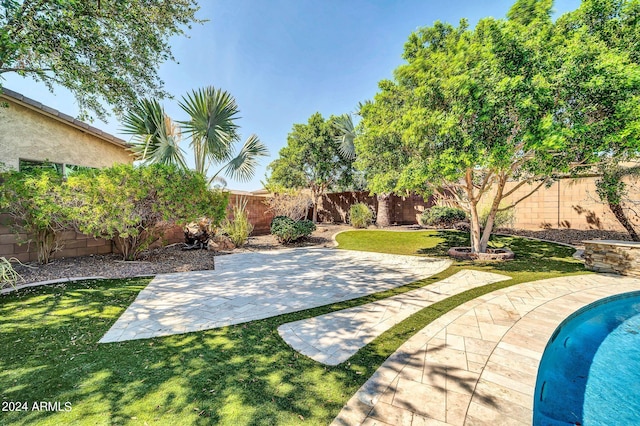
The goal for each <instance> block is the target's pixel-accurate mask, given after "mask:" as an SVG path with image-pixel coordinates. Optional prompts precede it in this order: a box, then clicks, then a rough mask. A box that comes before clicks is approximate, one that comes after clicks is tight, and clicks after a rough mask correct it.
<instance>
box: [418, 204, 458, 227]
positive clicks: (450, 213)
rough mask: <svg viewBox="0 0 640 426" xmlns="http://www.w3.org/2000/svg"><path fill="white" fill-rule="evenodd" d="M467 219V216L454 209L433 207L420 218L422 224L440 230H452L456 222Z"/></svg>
mask: <svg viewBox="0 0 640 426" xmlns="http://www.w3.org/2000/svg"><path fill="white" fill-rule="evenodd" d="M466 218H467V214H466V213H465V212H464V211H463V210H461V209H457V208H454V207H444V206H433V207H431V208H430V209H427V210H425V211H424V213H422V215H421V216H420V224H421V225H425V226H435V227H438V228H451V227H452V226H453V225H454V224H455V223H456V222H461V221H463V220H465V219H466Z"/></svg>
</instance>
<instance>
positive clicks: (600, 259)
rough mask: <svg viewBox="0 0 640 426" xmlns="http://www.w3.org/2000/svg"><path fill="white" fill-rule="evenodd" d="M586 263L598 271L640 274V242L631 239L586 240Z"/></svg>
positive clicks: (588, 267)
mask: <svg viewBox="0 0 640 426" xmlns="http://www.w3.org/2000/svg"><path fill="white" fill-rule="evenodd" d="M584 245H585V248H584V265H585V267H586V268H587V269H589V270H591V271H596V272H602V273H610V274H621V275H632V276H640V261H639V259H640V243H638V242H631V241H614V240H592V241H584Z"/></svg>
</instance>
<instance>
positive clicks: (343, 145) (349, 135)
mask: <svg viewBox="0 0 640 426" xmlns="http://www.w3.org/2000/svg"><path fill="white" fill-rule="evenodd" d="M332 124H333V128H334V129H335V130H336V131H337V133H338V134H337V136H336V137H335V140H336V141H337V142H338V143H339V144H340V146H339V147H338V150H339V151H340V155H342V156H343V157H344V158H346V159H348V160H353V159H354V158H356V147H355V145H354V143H353V141H354V140H355V138H356V131H355V128H354V127H353V120H351V116H350V115H349V114H342V115H340V116H338V117H335V118H334V120H333V123H332Z"/></svg>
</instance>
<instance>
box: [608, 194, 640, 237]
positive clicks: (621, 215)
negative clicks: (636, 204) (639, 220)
mask: <svg viewBox="0 0 640 426" xmlns="http://www.w3.org/2000/svg"><path fill="white" fill-rule="evenodd" d="M607 204H608V205H609V210H611V212H612V213H613V215H614V216H615V217H616V219H618V222H620V225H622V226H624V229H626V230H627V232H628V233H629V236H630V237H631V239H632V240H633V241H640V237H638V233H637V232H636V230H635V228H634V227H633V224H632V223H631V222H630V221H629V218H628V217H627V215H626V214H625V212H624V209H623V208H622V206H621V205H620V204H612V203H611V202H609V203H607Z"/></svg>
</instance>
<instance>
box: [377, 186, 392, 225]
mask: <svg viewBox="0 0 640 426" xmlns="http://www.w3.org/2000/svg"><path fill="white" fill-rule="evenodd" d="M376 199H377V200H378V212H377V213H376V224H377V225H378V226H389V225H391V220H390V218H389V206H390V201H391V194H389V193H383V194H377V195H376Z"/></svg>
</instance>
